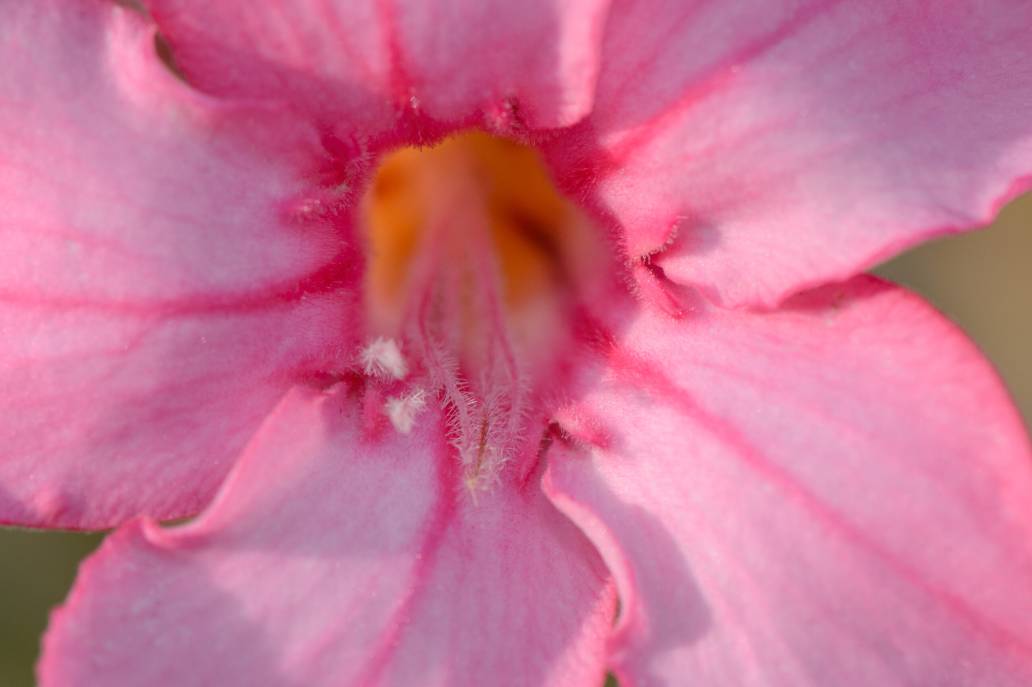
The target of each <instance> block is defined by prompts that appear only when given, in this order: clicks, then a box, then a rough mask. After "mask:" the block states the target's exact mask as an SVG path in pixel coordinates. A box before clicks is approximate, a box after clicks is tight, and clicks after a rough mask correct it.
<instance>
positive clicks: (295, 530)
mask: <svg viewBox="0 0 1032 687" xmlns="http://www.w3.org/2000/svg"><path fill="white" fill-rule="evenodd" d="M359 415H360V413H359V412H358V408H357V407H356V404H355V402H354V401H353V400H352V399H349V398H347V397H346V396H345V395H344V394H343V393H337V394H333V395H330V396H323V397H316V396H314V395H312V394H311V393H309V392H300V391H299V392H293V393H291V394H290V395H288V396H287V398H286V399H285V400H284V401H283V403H282V404H281V405H280V406H279V408H278V410H277V411H276V412H275V413H274V414H273V415H272V416H271V417H270V419H269V421H268V423H267V424H266V425H264V427H263V429H262V430H261V431H260V432H259V434H258V436H257V437H256V439H255V442H254V443H253V444H252V446H251V448H250V449H249V450H248V452H247V454H246V455H245V457H244V458H242V459H241V461H240V462H239V463H238V466H237V468H236V470H235V471H234V472H233V474H232V475H231V476H230V477H229V479H228V480H227V483H226V486H225V487H224V490H223V491H222V492H221V493H220V496H219V497H218V499H217V500H216V501H215V503H214V505H213V506H212V507H211V509H210V510H208V511H207V512H206V513H205V514H204V515H203V516H202V517H201V518H200V519H199V520H197V521H196V522H194V523H192V524H190V525H188V526H185V527H181V528H176V529H162V528H160V527H157V526H155V525H154V524H152V523H151V522H149V521H143V522H134V523H131V524H129V525H127V526H125V527H123V528H122V529H120V530H118V531H117V532H116V533H115V534H114V535H112V537H111V538H110V539H109V540H108V541H107V543H106V544H105V545H104V547H103V548H102V549H101V551H100V552H99V553H98V554H96V555H95V556H94V557H93V558H92V559H90V560H89V561H88V562H87V563H86V564H85V566H84V568H83V570H82V572H81V574H80V577H79V581H78V582H77V585H76V587H75V589H74V590H73V592H72V595H71V598H70V599H69V601H68V602H67V604H66V605H65V606H64V607H63V608H62V609H60V610H58V611H57V612H56V614H55V616H54V618H53V619H52V623H51V628H50V630H49V632H48V634H47V637H46V640H45V653H44V657H43V660H42V664H41V667H40V672H41V682H42V684H43V685H69V684H73V685H74V684H81V685H90V686H91V687H92V686H94V685H96V686H103V685H154V686H160V685H183V684H212V685H216V684H225V685H230V684H232V685H238V684H239V685H248V684H292V685H351V684H362V685H365V684H384V685H415V684H419V685H466V684H469V685H486V684H491V685H495V684H497V685H507V684H533V685H586V686H588V685H590V686H591V687H595V686H597V685H599V684H601V682H602V679H603V676H604V668H603V664H604V654H603V648H604V641H605V638H606V635H607V633H608V631H609V629H610V627H611V623H612V615H613V609H614V606H615V602H614V598H613V594H612V587H611V585H610V584H609V582H608V576H607V574H606V571H605V569H604V567H603V566H602V563H601V561H600V560H599V558H598V555H597V553H596V552H595V551H594V549H593V548H592V547H591V546H590V545H589V544H588V542H587V541H586V540H585V539H584V537H583V536H582V535H581V534H580V533H579V532H578V531H577V530H576V528H574V527H573V526H572V525H571V524H570V523H569V522H568V521H567V520H566V519H565V518H564V517H563V516H561V515H560V514H559V513H558V512H557V511H556V510H555V509H554V508H553V507H552V506H551V504H549V502H548V501H547V500H546V499H545V498H544V496H543V494H541V492H540V490H539V489H538V488H537V484H536V483H532V484H530V485H528V486H527V487H526V488H524V489H523V490H521V491H517V490H515V489H512V488H511V485H500V486H499V487H498V488H497V489H495V490H494V491H492V492H489V493H482V494H480V495H479V498H480V500H479V502H478V503H474V502H472V501H471V499H470V498H469V495H468V493H467V492H466V491H465V490H464V489H463V488H462V487H461V486H460V484H459V481H458V479H457V478H458V472H459V470H458V463H457V459H456V457H455V456H454V455H453V449H452V448H451V447H450V445H449V444H448V442H447V439H446V437H445V436H444V431H443V423H442V422H441V421H440V419H439V416H438V414H437V413H436V411H434V412H432V413H431V412H430V411H429V410H428V411H425V412H424V414H422V415H421V416H420V418H419V420H418V421H417V423H416V425H415V427H414V429H413V430H412V434H411V435H409V436H407V437H406V436H402V435H399V434H397V433H395V432H394V431H393V430H389V429H388V430H386V432H385V434H383V436H381V437H378V438H375V437H370V436H369V435H365V434H363V431H362V430H361V429H360V427H359V426H358V424H359V421H358V418H359Z"/></svg>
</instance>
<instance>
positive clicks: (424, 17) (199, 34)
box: [146, 0, 608, 133]
mask: <svg viewBox="0 0 1032 687" xmlns="http://www.w3.org/2000/svg"><path fill="white" fill-rule="evenodd" d="M146 4H147V5H149V7H150V10H151V12H152V14H153V15H154V17H155V19H156V20H157V22H158V24H159V26H160V27H161V30H162V32H163V33H164V34H165V35H166V36H167V37H168V40H169V43H170V44H171V46H172V49H173V51H174V53H175V56H176V61H177V64H178V65H179V66H180V68H181V69H182V70H183V72H184V73H185V74H186V75H187V78H188V79H189V80H190V82H191V83H194V84H196V85H197V86H199V87H200V88H202V89H205V90H207V91H210V92H212V93H217V94H221V95H232V96H246V97H261V98H280V97H285V98H288V99H290V100H291V101H292V103H293V104H294V105H296V106H298V107H301V108H303V109H304V110H306V111H308V112H311V113H314V114H316V115H317V116H318V117H319V118H320V119H321V120H323V121H324V122H330V123H333V124H339V125H342V126H345V127H348V128H350V129H352V130H357V131H359V132H366V133H368V132H370V131H375V132H379V131H381V130H382V129H383V128H385V127H387V126H393V125H395V124H396V121H395V115H394V111H395V108H408V107H415V108H416V109H417V111H425V112H426V113H428V114H429V115H430V116H432V117H435V118H438V119H441V120H444V121H454V120H459V119H465V118H468V117H470V116H471V115H473V114H474V112H475V111H477V110H481V111H484V112H486V113H489V114H493V115H498V116H502V117H506V116H509V114H511V113H506V112H505V111H504V109H505V103H507V102H511V101H513V100H515V101H518V103H519V107H520V114H521V116H522V118H523V120H524V121H525V122H528V123H531V124H532V125H534V126H561V125H564V124H569V123H572V122H574V121H576V120H577V119H579V118H580V117H582V116H584V114H586V113H587V111H588V110H589V109H590V107H591V100H592V94H593V89H594V84H595V77H596V73H597V68H598V61H597V49H598V45H599V41H600V38H601V31H602V25H603V20H604V18H605V11H606V9H607V6H608V1H607V0H578V1H577V2H571V3H556V2H554V1H550V0H534V1H533V2H522V3H513V2H506V1H505V0H489V1H486V2H467V1H466V0H436V1H435V2H424V1H422V0H398V1H391V2H378V1H375V0H362V1H360V2H325V1H323V0H302V1H300V2H293V3H289V4H286V5H284V4H275V5H267V4H260V5H256V4H255V3H252V2H247V1H246V0H230V1H223V2H217V3H213V2H207V1H206V0H157V1H156V0H148V1H147V2H146ZM498 108H502V110H500V111H499V110H498Z"/></svg>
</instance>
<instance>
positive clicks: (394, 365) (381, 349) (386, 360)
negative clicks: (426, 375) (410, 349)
mask: <svg viewBox="0 0 1032 687" xmlns="http://www.w3.org/2000/svg"><path fill="white" fill-rule="evenodd" d="M361 360H362V367H363V368H364V369H365V373H366V374H367V375H376V376H379V377H386V378H389V379H404V378H405V375H407V374H408V364H407V363H406V362H405V356H403V355H402V354H401V348H399V347H398V342H397V341H395V340H394V339H385V338H383V337H382V336H381V337H377V338H376V339H374V340H373V341H372V343H370V344H369V345H368V346H366V347H365V348H364V349H362V355H361Z"/></svg>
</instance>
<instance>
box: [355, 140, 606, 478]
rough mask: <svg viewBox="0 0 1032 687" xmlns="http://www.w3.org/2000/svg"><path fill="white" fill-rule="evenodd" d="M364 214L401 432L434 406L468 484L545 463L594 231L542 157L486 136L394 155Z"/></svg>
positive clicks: (378, 345)
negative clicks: (541, 427) (545, 429)
mask: <svg viewBox="0 0 1032 687" xmlns="http://www.w3.org/2000/svg"><path fill="white" fill-rule="evenodd" d="M362 215H363V220H364V221H363V224H364V230H365V241H366V249H367V253H366V254H367V257H368V260H367V264H366V273H365V290H364V299H365V312H366V327H367V332H368V334H369V339H370V341H371V343H370V344H369V347H368V348H367V349H366V351H365V354H364V363H365V365H366V368H367V372H370V371H372V372H375V371H377V370H379V371H380V372H381V373H384V372H386V375H383V374H381V376H387V377H392V378H393V380H394V381H395V382H396V383H398V384H402V383H403V384H404V389H402V390H399V391H398V392H397V394H396V395H394V396H391V397H390V398H389V399H388V400H387V401H386V406H385V409H386V412H387V415H388V417H390V419H391V421H392V423H393V424H394V426H395V428H397V429H398V430H399V431H408V429H410V428H411V426H412V423H413V422H414V421H417V420H416V418H415V415H416V414H417V413H418V412H419V411H420V410H421V409H422V408H423V406H424V404H425V401H426V399H427V397H428V396H430V395H436V396H437V397H438V398H439V399H440V400H441V402H442V403H443V405H444V408H445V412H446V414H447V419H448V422H449V430H450V433H451V436H452V439H453V441H454V442H455V445H456V448H457V451H458V455H459V459H460V460H461V462H462V468H463V476H464V478H465V481H466V484H467V486H469V487H470V488H471V489H481V488H484V487H487V486H489V485H490V484H492V483H493V482H494V481H495V480H497V479H498V477H499V475H500V474H501V471H502V468H503V466H505V465H506V464H509V463H511V462H513V461H514V460H515V461H519V460H520V459H522V458H523V457H526V456H528V455H532V454H536V452H537V447H538V444H539V440H540V436H537V437H535V436H534V432H529V431H528V429H529V425H530V423H532V422H533V421H534V417H533V416H534V414H535V410H536V409H538V408H539V407H540V406H541V402H540V399H541V397H542V394H543V393H547V392H548V391H549V379H550V377H551V376H552V375H553V374H554V372H555V370H556V366H557V365H559V364H560V363H561V358H562V355H561V353H562V351H563V350H564V349H565V348H567V347H568V346H569V340H570V339H569V331H568V330H569V327H568V324H567V323H568V322H569V312H570V309H571V308H572V307H574V304H575V303H576V302H577V301H578V300H579V299H580V296H581V295H582V291H583V289H584V288H585V287H586V286H587V285H588V284H590V282H591V281H592V280H593V277H592V272H593V271H597V265H598V262H597V260H596V261H595V265H594V268H593V267H592V264H591V263H592V258H593V257H596V256H599V255H601V254H602V250H601V246H600V245H599V244H598V242H597V240H596V239H595V238H594V228H593V227H592V226H591V225H590V224H589V223H588V222H587V221H586V220H585V218H584V216H583V215H582V213H581V212H580V211H579V210H578V209H577V208H576V207H574V206H573V205H572V204H571V203H570V202H569V201H567V200H566V199H565V198H563V197H562V195H561V194H560V193H559V192H558V190H557V189H556V188H555V186H554V184H553V183H552V180H551V178H550V177H549V174H548V171H547V169H546V168H545V166H544V164H543V162H542V160H541V158H540V157H539V156H538V154H537V153H536V152H535V151H534V150H533V149H531V148H528V147H526V146H523V145H520V144H518V143H515V142H512V141H509V140H506V139H501V138H497V137H493V136H489V135H487V134H484V133H479V132H474V133H466V134H462V135H459V136H455V137H452V138H449V139H446V140H445V141H444V142H442V143H441V144H439V145H437V146H435V147H432V148H425V149H417V148H403V149H400V150H397V151H394V152H392V153H390V154H389V155H387V156H386V157H385V158H384V159H383V160H382V162H381V164H380V166H379V167H378V169H377V171H376V173H375V176H374V178H373V180H372V183H371V184H370V186H369V191H368V192H367V193H366V196H365V198H364V200H363V204H362ZM402 380H404V382H402Z"/></svg>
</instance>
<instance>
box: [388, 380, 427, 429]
mask: <svg viewBox="0 0 1032 687" xmlns="http://www.w3.org/2000/svg"><path fill="white" fill-rule="evenodd" d="M424 408H426V392H425V391H423V390H422V389H416V390H415V391H413V392H412V393H410V394H406V395H405V396H391V397H390V398H388V399H387V402H386V403H385V404H384V411H385V412H386V413H387V417H388V419H390V421H391V424H392V425H394V429H396V430H398V431H399V432H401V433H402V434H408V433H409V432H411V431H412V427H413V425H414V424H415V422H416V416H417V415H419V413H420V412H421V411H422V410H423V409H424Z"/></svg>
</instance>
